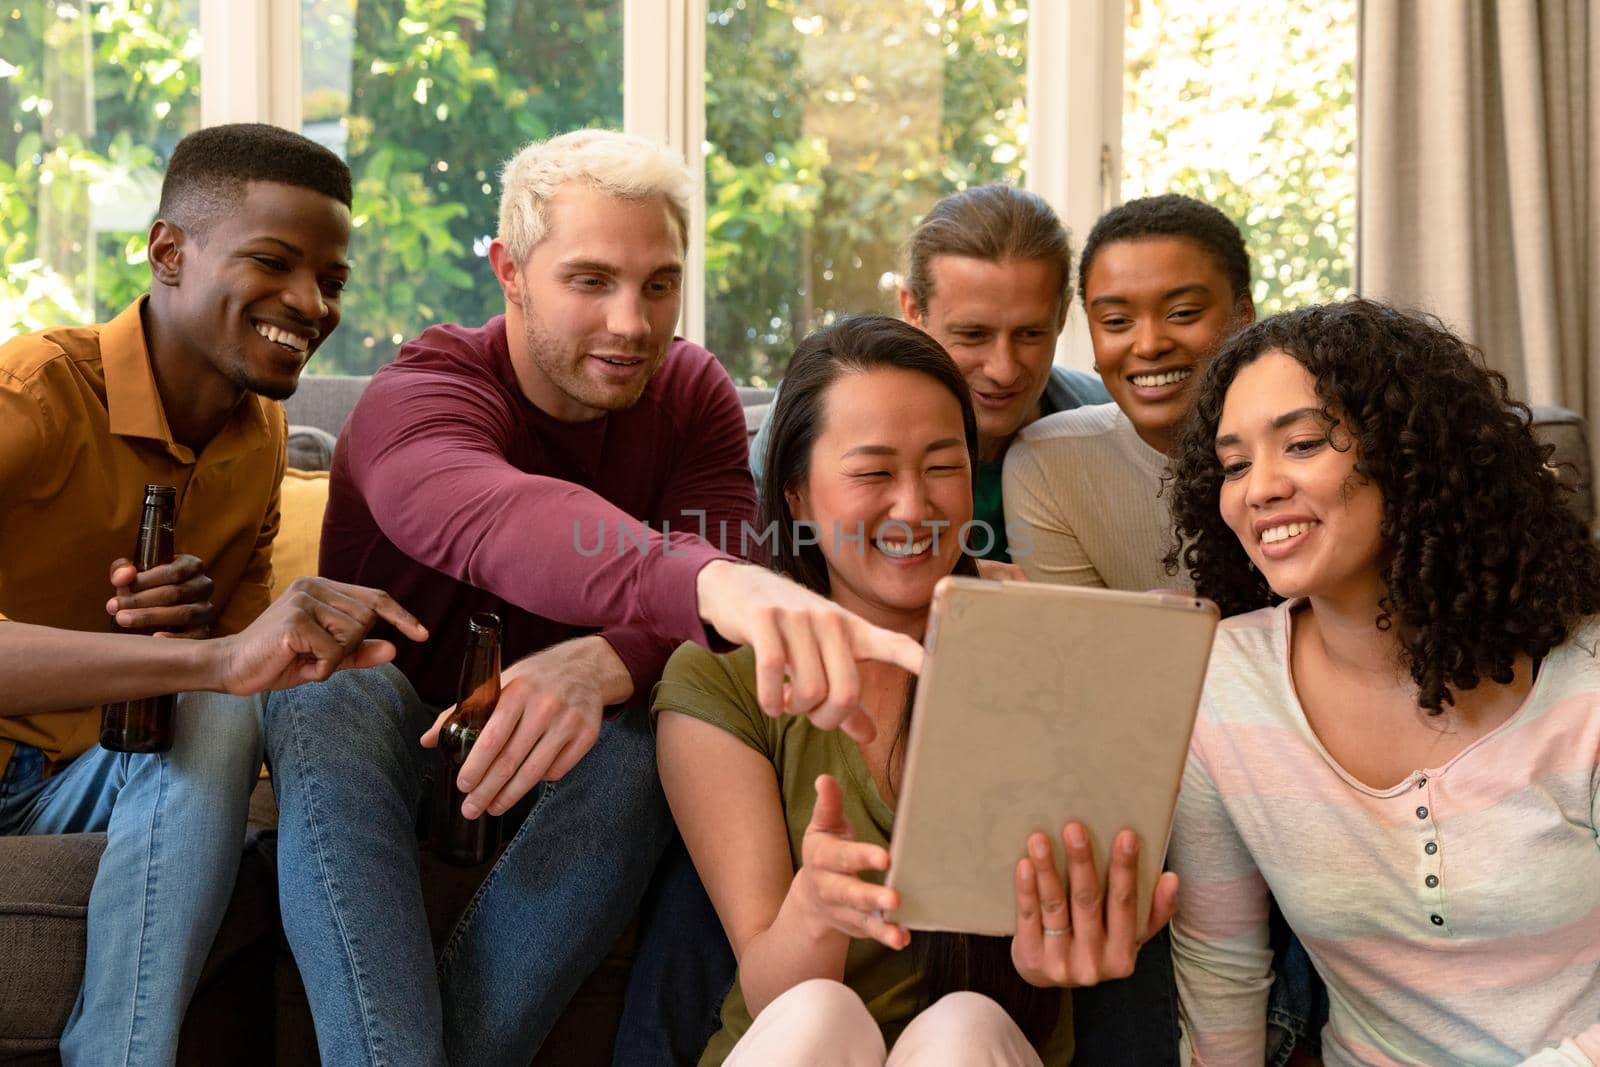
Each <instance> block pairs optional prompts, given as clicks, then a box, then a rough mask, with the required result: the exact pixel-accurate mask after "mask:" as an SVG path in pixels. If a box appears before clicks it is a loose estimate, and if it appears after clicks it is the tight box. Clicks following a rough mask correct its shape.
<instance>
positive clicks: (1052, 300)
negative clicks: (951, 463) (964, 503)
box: [900, 255, 1063, 460]
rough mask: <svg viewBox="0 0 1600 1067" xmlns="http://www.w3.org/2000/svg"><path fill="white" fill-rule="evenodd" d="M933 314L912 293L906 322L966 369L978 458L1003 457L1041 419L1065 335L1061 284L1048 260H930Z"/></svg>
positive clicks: (905, 296) (904, 300)
mask: <svg viewBox="0 0 1600 1067" xmlns="http://www.w3.org/2000/svg"><path fill="white" fill-rule="evenodd" d="M928 274H929V280H930V282H931V287H930V288H931V292H930V294H929V296H928V309H927V314H923V313H922V312H921V311H920V310H919V309H918V308H917V306H916V300H915V299H914V298H913V297H912V295H911V293H910V292H909V291H907V290H902V291H901V294H900V308H901V311H902V313H903V314H904V316H905V320H906V321H907V322H909V323H911V325H913V326H916V327H918V328H920V329H922V330H926V331H927V332H928V333H929V334H931V335H932V336H933V337H934V339H935V340H937V341H938V342H939V343H940V344H941V345H943V346H944V348H945V351H947V352H949V353H950V355H951V357H952V358H953V359H954V360H955V361H956V366H958V367H960V368H961V374H962V377H964V378H966V380H967V388H968V389H970V390H971V391H972V406H973V410H974V411H975V412H976V413H977V416H978V453H979V455H980V456H981V457H982V458H983V459H986V460H990V459H997V458H999V456H1000V455H1002V454H1004V452H1005V447H1006V444H1007V442H1009V441H1010V440H1011V438H1012V437H1014V436H1015V435H1016V433H1017V431H1019V430H1021V429H1022V428H1023V427H1024V426H1026V425H1028V423H1030V422H1032V421H1033V420H1034V419H1036V418H1038V417H1039V398H1040V396H1042V395H1043V394H1044V387H1045V385H1046V384H1047V383H1048V382H1049V380H1050V364H1051V362H1052V360H1053V359H1054V357H1055V350H1056V337H1057V336H1058V335H1059V334H1060V332H1061V309H1062V300H1063V296H1062V281H1063V279H1062V278H1061V277H1060V275H1059V272H1058V271H1057V269H1056V267H1055V265H1054V264H1051V263H1047V262H1045V261H1044V260H1036V259H1034V260H1028V259H1022V260H1006V261H1004V262H1000V263H995V262H991V261H989V260H983V259H974V258H972V257H970V256H950V255H945V256H936V257H934V258H933V259H932V260H931V261H929V263H928Z"/></svg>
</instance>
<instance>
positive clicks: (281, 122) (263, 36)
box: [200, 0, 301, 130]
mask: <svg viewBox="0 0 1600 1067" xmlns="http://www.w3.org/2000/svg"><path fill="white" fill-rule="evenodd" d="M200 38H201V41H202V42H203V43H202V45H201V49H200V124H201V125H202V126H216V125H218V124H220V123H224V122H270V123H272V124H273V125H275V126H282V127H284V128H286V129H290V130H298V129H300V121H301V108H300V0H200Z"/></svg>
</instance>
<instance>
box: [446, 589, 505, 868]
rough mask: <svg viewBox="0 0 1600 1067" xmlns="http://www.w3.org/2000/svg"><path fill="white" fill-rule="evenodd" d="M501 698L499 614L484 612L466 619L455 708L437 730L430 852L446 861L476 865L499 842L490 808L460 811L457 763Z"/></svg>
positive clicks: (469, 749) (463, 759) (462, 760)
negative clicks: (472, 814)
mask: <svg viewBox="0 0 1600 1067" xmlns="http://www.w3.org/2000/svg"><path fill="white" fill-rule="evenodd" d="M499 700H500V617H499V616H498V615H494V614H491V613H489V612H486V611H484V612H479V613H477V614H475V615H473V616H472V619H471V621H470V622H469V623H468V626H467V654H466V656H465V658H463V659H462V661H461V684H460V686H459V687H458V688H457V691H456V710H455V713H454V714H453V715H451V716H450V718H449V719H447V720H445V724H444V725H443V726H442V727H440V729H439V755H438V757H437V764H436V765H435V767H434V782H433V832H432V835H431V836H432V837H433V851H434V853H435V854H436V855H437V856H438V857H439V858H440V859H442V860H444V861H445V862H447V863H454V864H457V865H459V866H463V867H471V866H476V865H477V864H480V863H483V862H484V861H485V860H487V859H489V858H491V857H492V856H493V855H494V853H495V849H496V848H498V847H499V845H500V817H499V816H498V815H490V814H489V813H488V812H484V813H483V814H482V815H480V816H478V817H477V818H476V819H469V818H467V817H466V816H464V815H462V814H461V803H462V801H464V800H466V798H467V795H466V794H465V793H463V792H462V791H461V790H460V789H459V788H457V787H456V778H457V777H458V776H459V775H460V774H461V765H462V764H464V763H466V762H467V756H468V755H470V754H471V752H472V746H473V743H474V742H476V741H477V740H478V735H479V734H480V733H482V732H483V728H484V727H485V726H487V725H488V724H489V715H490V713H491V712H493V711H494V706H495V704H496V703H497V702H498V701H499Z"/></svg>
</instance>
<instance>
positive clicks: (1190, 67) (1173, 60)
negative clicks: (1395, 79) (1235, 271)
mask: <svg viewBox="0 0 1600 1067" xmlns="http://www.w3.org/2000/svg"><path fill="white" fill-rule="evenodd" d="M1127 11H1128V21H1127V36H1126V62H1127V67H1126V82H1125V91H1126V96H1125V101H1124V105H1123V112H1122V130H1123V136H1122V146H1123V182H1122V194H1123V199H1125V200H1130V199H1133V198H1134V197H1139V196H1149V195H1154V194H1157V193H1164V192H1177V193H1187V194H1188V195H1190V196H1194V197H1197V198H1199V199H1201V200H1205V201H1207V202H1209V203H1212V204H1215V205H1216V206H1217V207H1219V208H1221V209H1222V211H1223V212H1224V213H1225V214H1227V215H1228V217H1230V218H1231V219H1233V220H1234V222H1236V223H1238V225H1239V228H1240V229H1241V230H1242V231H1243V232H1244V236H1245V243H1246V245H1247V246H1248V247H1249V249H1250V255H1251V260H1252V273H1253V277H1254V279H1255V294H1254V296H1255V300H1256V310H1257V312H1258V313H1259V314H1262V315H1269V314H1272V313H1273V312H1277V311H1282V310H1284V309H1286V308H1291V307H1297V306H1299V305H1302V304H1308V303H1317V302H1322V301H1327V300H1338V299H1342V298H1343V297H1345V296H1348V295H1349V293H1350V280H1351V265H1352V264H1353V263H1354V260H1355V203H1356V158H1355V137H1356V111H1355V59H1356V0H1284V2H1282V3H1276V4H1257V5H1242V6H1241V5H1239V4H1236V3H1233V2H1232V0H1226V2H1224V0H1128V8H1127Z"/></svg>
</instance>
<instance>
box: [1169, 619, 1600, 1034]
mask: <svg viewBox="0 0 1600 1067" xmlns="http://www.w3.org/2000/svg"><path fill="white" fill-rule="evenodd" d="M1294 606H1295V604H1294V602H1291V603H1290V604H1285V605H1281V606H1279V607H1276V608H1268V609H1264V610H1262V611H1257V612H1253V613H1251V614H1249V615H1244V616H1241V617H1239V618H1236V619H1231V620H1229V621H1227V622H1225V623H1224V624H1223V626H1222V628H1221V629H1220V630H1219V631H1218V634H1217V642H1216V647H1215V651H1214V652H1213V653H1212V658H1211V667H1210V673H1209V674H1208V676H1207V679H1206V686H1205V693H1204V696H1203V698H1202V701H1201V707H1200V717H1199V721H1198V722H1197V723H1196V726H1195V731H1194V739H1193V742H1192V745H1191V747H1190V752H1189V763H1188V767H1187V768H1186V770H1185V772H1184V781H1183V790H1182V793H1181V795H1180V797H1179V801H1178V813H1177V819H1176V822H1175V823H1174V826H1173V831H1172V845H1171V850H1170V854H1169V862H1170V863H1171V866H1172V869H1173V870H1175V871H1177V872H1178V874H1179V875H1180V876H1181V878H1182V889H1181V890H1180V904H1179V910H1178V916H1177V918H1176V919H1175V920H1174V921H1173V924H1172V949H1173V959H1174V963H1175V966H1176V970H1177V978H1178V995H1179V1002H1180V1012H1181V1017H1182V1021H1183V1029H1184V1043H1185V1047H1186V1048H1188V1049H1189V1050H1190V1051H1191V1053H1192V1056H1193V1062H1194V1063H1197V1064H1217V1065H1221V1064H1227V1065H1232V1064H1252V1065H1255V1064H1260V1063H1261V1062H1262V1058H1263V1048H1264V1044H1265V1037H1266V1003H1267V990H1268V988H1269V986H1270V984H1271V977H1270V969H1271V963H1272V954H1271V951H1270V950H1269V948H1268V945H1267V898H1268V892H1269V891H1270V892H1271V894H1272V895H1273V896H1275V897H1276V898H1277V901H1278V905H1279V907H1280V908H1282V910H1283V913H1284V916H1285V918H1287V919H1288V921H1289V925H1290V926H1291V927H1292V928H1293V929H1294V931H1295V932H1296V933H1297V934H1298V935H1299V936H1300V939H1301V940H1302V941H1303V942H1304V944H1305V947H1306V950H1307V952H1308V953H1309V954H1310V956H1311V958H1312V961H1313V962H1314V963H1315V964H1316V967H1317V971H1318V972H1319V973H1320V974H1321V975H1322V977H1323V979H1324V981H1326V982H1327V985H1328V995H1329V1001H1330V1004H1331V1008H1330V1017H1329V1021H1328V1026H1327V1029H1326V1030H1325V1031H1324V1032H1323V1054H1324V1058H1325V1060H1326V1062H1327V1063H1329V1064H1357V1063H1360V1064H1445V1063H1472V1064H1516V1063H1522V1062H1527V1063H1533V1064H1600V842H1597V838H1596V830H1595V827H1596V824H1597V821H1600V791H1597V784H1600V659H1597V658H1596V652H1597V650H1600V618H1596V619H1590V620H1589V621H1588V622H1587V623H1586V624H1585V625H1584V626H1583V627H1581V628H1580V629H1579V631H1578V633H1577V634H1576V635H1575V636H1574V637H1573V638H1572V639H1571V640H1569V641H1568V642H1567V643H1566V644H1564V645H1562V646H1561V647H1560V648H1558V649H1556V650H1554V651H1553V652H1551V654H1550V655H1549V656H1548V657H1547V658H1546V660H1545V663H1544V665H1543V667H1542V668H1541V670H1540V671H1539V676H1538V679H1537V681H1536V682H1535V684H1534V688H1533V691H1532V692H1531V693H1530V694H1529V696H1528V698H1527V700H1526V702H1525V703H1524V704H1523V706H1522V707H1521V708H1520V709H1519V710H1518V711H1517V712H1516V714H1515V715H1513V716H1512V717H1511V718H1510V719H1509V720H1507V722H1506V723H1505V724H1504V725H1503V726H1501V727H1500V728H1499V729H1497V730H1495V731H1494V732H1493V733H1491V734H1489V735H1487V736H1486V737H1484V738H1482V739H1481V740H1479V741H1478V742H1477V743H1475V744H1473V745H1472V746H1471V747H1469V748H1467V749H1465V750H1464V751H1462V752H1461V753H1459V754H1458V755H1457V756H1455V757H1454V758H1453V759H1451V760H1450V761H1449V762H1448V763H1446V764H1444V765H1443V766H1440V767H1427V768H1419V769H1418V770H1416V771H1414V772H1413V773H1412V774H1411V775H1410V776H1409V777H1407V778H1406V779H1405V780H1404V781H1402V782H1400V783H1399V784H1398V785H1395V786H1393V787H1391V788H1389V789H1372V788H1369V787H1367V786H1365V785H1362V784H1361V783H1360V782H1358V781H1356V780H1355V779H1354V778H1352V777H1351V776H1350V775H1349V774H1347V773H1345V771H1344V770H1343V768H1341V767H1339V766H1338V765H1337V764H1336V763H1335V762H1334V761H1333V759H1332V758H1331V757H1330V756H1329V755H1328V754H1327V752H1326V750H1324V749H1323V747H1322V745H1321V743H1320V742H1319V741H1318V740H1317V738H1316V735H1315V734H1314V733H1313V732H1312V730H1311V727H1310V726H1309V724H1308V723H1307V721H1306V717H1305V713H1304V712H1303V711H1302V710H1301V708H1300V703H1299V700H1298V699H1297V698H1296V696H1295V692H1294V687H1293V683H1292V682H1291V680H1290V675H1289V654H1288V652H1289V620H1290V612H1291V610H1292V608H1293V607H1294Z"/></svg>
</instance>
